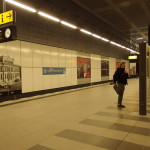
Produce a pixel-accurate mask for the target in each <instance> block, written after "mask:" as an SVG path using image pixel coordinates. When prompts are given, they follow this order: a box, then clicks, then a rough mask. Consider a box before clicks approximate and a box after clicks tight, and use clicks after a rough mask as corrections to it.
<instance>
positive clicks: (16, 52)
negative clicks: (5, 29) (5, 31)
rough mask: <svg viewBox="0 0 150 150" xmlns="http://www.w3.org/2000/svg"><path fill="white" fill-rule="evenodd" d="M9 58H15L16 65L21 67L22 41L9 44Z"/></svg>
mask: <svg viewBox="0 0 150 150" xmlns="http://www.w3.org/2000/svg"><path fill="white" fill-rule="evenodd" d="M7 52H8V56H9V57H11V58H14V64H16V65H21V58H20V41H11V42H7Z"/></svg>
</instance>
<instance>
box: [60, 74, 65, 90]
mask: <svg viewBox="0 0 150 150" xmlns="http://www.w3.org/2000/svg"><path fill="white" fill-rule="evenodd" d="M65 86H66V74H61V75H59V87H65Z"/></svg>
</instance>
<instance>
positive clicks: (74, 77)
mask: <svg viewBox="0 0 150 150" xmlns="http://www.w3.org/2000/svg"><path fill="white" fill-rule="evenodd" d="M71 74H72V75H71V83H72V85H77V68H72V71H71Z"/></svg>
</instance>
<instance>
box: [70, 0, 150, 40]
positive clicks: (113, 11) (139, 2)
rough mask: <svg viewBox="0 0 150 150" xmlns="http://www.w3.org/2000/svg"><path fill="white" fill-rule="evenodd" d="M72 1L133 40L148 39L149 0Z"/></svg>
mask: <svg viewBox="0 0 150 150" xmlns="http://www.w3.org/2000/svg"><path fill="white" fill-rule="evenodd" d="M72 1H73V2H75V3H76V4H77V5H79V6H80V7H82V8H84V9H85V10H87V11H88V12H90V13H92V14H93V15H95V16H96V17H97V18H99V19H100V20H102V21H104V22H105V23H107V24H109V25H110V26H111V27H112V28H114V29H117V30H118V31H119V32H122V33H123V34H124V35H126V36H128V37H129V38H130V39H132V40H133V41H135V42H137V43H138V42H141V40H142V41H147V40H148V25H149V23H150V9H149V8H150V0H72ZM141 38H143V39H141Z"/></svg>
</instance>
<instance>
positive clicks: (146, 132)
mask: <svg viewBox="0 0 150 150" xmlns="http://www.w3.org/2000/svg"><path fill="white" fill-rule="evenodd" d="M131 133H135V134H141V135H145V136H150V129H147V128H141V127H134V128H133V129H132V130H131Z"/></svg>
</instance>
